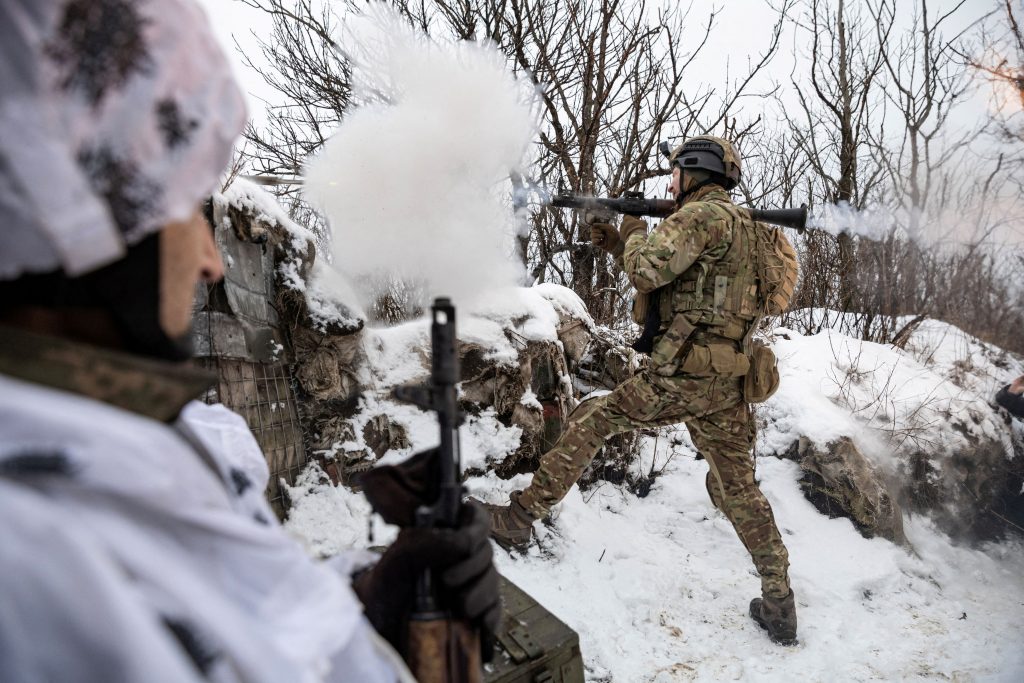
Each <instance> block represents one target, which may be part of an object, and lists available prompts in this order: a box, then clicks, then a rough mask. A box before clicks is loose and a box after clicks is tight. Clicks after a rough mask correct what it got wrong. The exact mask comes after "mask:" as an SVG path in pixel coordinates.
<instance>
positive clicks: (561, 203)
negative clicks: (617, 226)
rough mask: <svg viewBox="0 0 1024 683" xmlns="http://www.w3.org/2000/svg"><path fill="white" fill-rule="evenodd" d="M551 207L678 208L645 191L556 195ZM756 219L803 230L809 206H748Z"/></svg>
mask: <svg viewBox="0 0 1024 683" xmlns="http://www.w3.org/2000/svg"><path fill="white" fill-rule="evenodd" d="M551 206H557V207H559V208H562V209H582V210H584V211H611V212H613V213H622V214H626V215H628V216H654V217H655V218H667V217H669V216H671V215H672V214H673V213H674V212H675V211H676V203H675V201H673V200H671V199H645V198H644V195H643V193H642V192H625V193H623V196H622V197H584V196H582V195H576V194H570V193H564V194H558V195H555V197H554V198H553V199H552V200H551ZM747 210H748V211H750V217H751V218H753V219H754V220H755V221H761V222H763V223H771V224H772V225H781V226H783V227H786V228H793V229H795V230H798V231H800V232H804V231H805V230H806V229H807V205H806V204H804V205H802V206H801V207H800V208H798V209H747Z"/></svg>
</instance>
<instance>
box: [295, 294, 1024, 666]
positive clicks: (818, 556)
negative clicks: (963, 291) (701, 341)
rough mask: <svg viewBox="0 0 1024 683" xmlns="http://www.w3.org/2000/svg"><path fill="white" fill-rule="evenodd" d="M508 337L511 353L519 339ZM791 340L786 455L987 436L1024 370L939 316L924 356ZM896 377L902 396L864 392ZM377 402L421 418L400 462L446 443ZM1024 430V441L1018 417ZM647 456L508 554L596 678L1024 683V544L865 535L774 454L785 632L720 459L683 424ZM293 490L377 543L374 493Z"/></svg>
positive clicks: (497, 426) (909, 524) (777, 400)
mask: <svg viewBox="0 0 1024 683" xmlns="http://www.w3.org/2000/svg"><path fill="white" fill-rule="evenodd" d="M533 294H534V293H532V292H531V293H528V294H525V295H524V296H526V297H528V300H527V302H526V303H527V304H528V305H529V306H531V307H534V308H537V307H539V305H540V301H538V300H539V299H540V297H535V296H533ZM549 294H550V293H549ZM547 298H548V299H549V300H551V297H550V296H549V297H547ZM570 299H571V298H570ZM556 300H557V297H556ZM499 313H501V311H492V312H491V318H490V319H491V320H493V319H495V318H497V317H501V316H500V315H499ZM533 318H534V320H538V321H541V322H539V323H537V324H538V325H539V326H540V327H539V328H537V329H533V332H532V333H533V334H536V335H538V336H543V335H545V334H547V333H546V332H544V331H543V329H540V328H543V327H544V326H545V325H549V324H552V323H551V322H550V321H551V319H550V317H547V316H545V315H537V314H534V315H533ZM545 321H546V322H545ZM417 325H420V324H419V323H412V324H410V327H408V328H404V329H399V330H397V331H394V332H389V331H381V332H380V333H378V334H377V337H376V342H375V344H376V348H377V349H378V350H379V351H380V353H379V354H378V355H377V356H376V358H377V361H378V362H380V363H384V364H387V365H388V366H391V365H394V364H399V365H400V364H402V363H412V362H416V363H418V362H419V361H418V360H415V357H416V354H409V353H405V352H404V350H403V349H402V348H401V347H405V344H406V343H408V341H409V339H410V338H412V337H416V336H419V334H420V333H422V332H425V324H422V330H420V331H418V332H417V334H415V335H413V334H411V333H410V331H412V330H417ZM462 328H463V329H464V330H465V331H466V333H467V334H475V335H476V336H477V338H476V341H478V342H479V341H480V338H481V336H483V335H484V332H483V331H486V329H487V327H486V324H484V323H480V324H477V323H469V324H466V325H463V326H462ZM482 330H483V331H482ZM389 335H390V341H391V346H390V347H389V343H388V341H389ZM787 337H788V339H787ZM382 340H383V341H382ZM396 344H397V347H396V346H395V345H396ZM499 347H500V345H497V346H496V347H495V351H496V353H497V354H498V355H500V353H501V352H504V351H506V349H504V348H499ZM389 348H390V349H391V350H392V351H399V352H397V353H393V352H387V351H388V349H389ZM775 348H776V351H777V353H778V354H779V356H780V359H781V366H782V375H783V388H782V389H781V390H780V392H779V393H778V394H777V395H776V396H775V397H773V399H772V401H771V402H770V403H768V404H766V406H764V407H763V408H762V419H763V420H764V421H765V422H766V428H765V429H764V430H762V438H761V439H760V440H759V443H758V452H759V453H772V452H773V451H774V450H776V446H778V447H782V446H785V445H786V439H787V437H788V438H789V439H790V441H791V440H792V439H794V438H795V437H796V436H797V435H799V434H801V433H803V435H804V436H809V437H810V438H812V439H814V440H819V441H822V442H824V441H827V440H828V439H830V438H833V437H834V436H837V435H841V434H845V435H848V436H853V437H854V438H855V439H856V440H858V445H860V446H862V448H864V449H865V453H866V454H868V455H869V456H870V457H872V459H873V460H875V462H877V463H879V464H880V465H881V466H883V467H884V466H886V464H887V463H886V460H885V458H886V457H887V456H888V457H889V458H890V461H891V460H893V459H894V458H896V457H897V456H898V453H899V451H900V448H902V446H900V445H899V444H896V445H895V446H892V444H894V443H895V442H894V441H893V436H894V434H895V435H896V436H898V437H899V436H904V437H905V438H903V441H904V442H905V441H906V440H907V439H909V438H913V439H918V440H919V441H920V442H921V443H922V444H926V445H931V446H934V445H935V444H936V443H937V444H938V450H940V451H941V450H942V446H943V444H947V442H950V440H953V439H956V438H964V434H963V432H962V430H963V429H974V430H976V432H977V433H978V434H979V435H984V434H985V433H986V432H987V431H988V430H993V429H996V428H997V427H998V424H997V422H995V421H996V420H999V417H998V415H997V414H996V413H995V412H994V410H993V408H992V407H991V406H990V405H989V403H988V397H989V396H990V395H991V392H992V391H994V389H995V388H996V386H997V385H998V383H1000V382H1002V381H1006V380H1007V379H1009V378H1010V377H1012V376H1013V375H1014V374H1015V373H1016V374H1019V373H1020V372H1022V371H1024V368H1022V367H1021V364H1020V361H1019V360H1015V359H1013V358H1009V357H1007V356H1006V355H1005V354H1000V353H999V352H998V350H996V349H992V348H991V347H984V346H982V345H979V343H978V342H976V341H973V340H971V339H970V338H968V337H967V336H966V335H963V334H962V333H960V332H959V331H957V330H955V328H950V327H949V326H947V325H943V324H941V323H933V322H928V323H926V324H925V325H924V326H922V328H921V329H920V330H919V331H918V333H916V334H915V336H914V338H913V339H912V341H911V343H910V344H909V345H908V350H907V351H906V352H903V351H899V350H895V349H892V348H890V347H887V346H881V345H874V344H864V343H862V342H859V341H855V340H852V339H850V338H847V337H844V336H842V335H839V334H837V333H835V332H825V333H821V334H818V335H815V336H810V337H803V336H800V335H798V334H796V333H794V332H791V331H786V330H780V331H779V334H778V335H777V336H776V339H775ZM402 359H407V360H402ZM371 361H373V358H371ZM968 361H969V362H968ZM387 369H388V373H387V376H388V377H389V378H394V377H398V376H401V377H402V378H403V380H408V379H410V378H412V377H414V376H415V375H416V371H415V370H414V369H412V368H408V369H407V370H408V372H401V371H399V370H400V368H399V367H388V368H387ZM381 376H382V377H383V376H384V374H383V373H382V375H381ZM986 378H987V379H986ZM879 388H882V389H885V390H886V392H885V398H884V399H883V400H881V401H876V404H877V405H875V404H871V405H867V407H865V406H866V403H865V402H867V401H869V400H870V399H871V398H876V397H877V394H878V393H879V392H878V389H879ZM365 400H366V401H377V402H378V403H377V404H376V405H374V406H372V408H373V409H374V410H386V411H388V412H389V413H390V414H391V416H392V418H393V419H395V420H396V421H399V422H401V423H402V424H403V425H405V426H406V428H407V430H408V433H409V436H410V439H411V441H412V443H413V445H414V447H413V449H408V450H406V451H403V452H392V453H389V454H387V455H386V456H385V457H386V458H387V459H388V460H396V459H399V458H401V457H404V456H405V455H407V454H408V453H409V452H411V451H412V450H418V449H420V448H424V447H427V446H430V445H432V443H436V428H435V427H434V426H433V425H434V423H433V417H432V416H431V415H428V414H424V413H420V412H419V411H418V410H416V409H411V408H405V407H403V408H398V407H396V406H394V405H393V404H387V399H385V398H382V397H380V396H371V397H368V398H366V399H365ZM374 410H371V409H369V408H368V409H367V410H364V411H362V414H372V413H373V412H374ZM879 415H881V416H882V418H876V416H879ZM955 425H960V428H957V427H956V426H955ZM965 425H973V426H972V427H967V426H965ZM1016 429H1017V430H1018V432H1017V436H1018V438H1020V436H1021V431H1020V429H1021V427H1020V425H1019V424H1018V425H1017V426H1016ZM929 430H930V433H931V436H928V437H927V438H925V437H926V434H927V433H928V432H929ZM356 431H357V433H358V432H359V431H360V430H358V429H357V430H356ZM1004 431H1005V429H1004ZM462 441H463V450H464V454H465V457H466V459H467V460H468V461H471V462H473V463H474V464H477V465H479V464H481V463H486V462H488V461H492V462H493V461H495V460H500V459H501V456H502V454H503V453H507V452H509V451H510V450H512V449H514V448H515V446H516V445H517V443H518V435H517V434H516V428H515V427H512V428H509V427H505V426H504V425H502V424H501V423H500V422H499V421H497V420H496V419H495V418H494V417H493V415H488V414H487V412H486V411H485V412H484V413H483V414H481V415H480V416H479V417H477V418H474V419H473V420H471V422H470V423H469V424H468V425H467V426H466V427H464V428H463V434H462ZM885 444H889V445H890V446H892V447H890V448H888V449H887V448H885V447H883V446H884V445H885ZM954 445H957V444H952V445H950V448H952V447H953V446H954ZM963 445H964V444H959V446H960V447H962V446H963ZM888 465H889V466H891V467H893V468H895V465H894V463H893V462H889V463H888ZM632 466H633V467H634V468H636V469H637V470H638V471H643V472H649V471H652V470H654V471H659V470H660V471H661V472H662V474H661V475H660V476H659V477H657V479H656V480H655V483H654V486H653V488H652V489H651V492H650V494H649V495H647V496H646V497H644V498H638V497H636V496H634V495H633V494H631V493H630V492H628V491H626V490H625V489H623V488H621V487H618V486H615V485H612V484H608V483H605V484H601V485H597V486H594V487H592V488H590V489H588V490H587V491H584V492H582V493H581V492H580V491H579V489H577V488H575V487H574V488H573V489H572V491H571V492H570V493H569V495H568V497H567V498H566V500H565V501H564V502H563V503H562V504H561V505H560V506H559V507H558V508H556V512H555V514H554V515H553V517H552V519H551V520H550V521H549V522H548V523H545V524H538V525H537V530H538V532H539V539H538V542H537V543H536V544H535V545H534V546H533V547H531V548H530V550H529V552H528V553H526V554H525V555H519V554H511V555H510V554H508V553H506V552H504V551H501V550H497V551H496V554H497V563H498V565H499V567H500V569H501V571H502V572H503V573H504V574H505V575H506V576H508V577H509V578H510V579H512V580H513V581H514V582H516V583H517V584H519V585H520V586H522V587H523V588H524V589H525V590H527V591H528V592H529V593H530V594H532V595H533V596H534V597H535V598H537V599H538V600H539V601H540V602H541V603H543V604H544V605H545V606H546V607H547V608H548V609H550V610H551V611H552V612H554V613H555V614H556V615H557V616H559V617H560V618H561V619H562V620H564V621H565V622H566V623H568V624H569V625H570V626H571V627H572V628H574V629H575V630H576V631H577V632H578V633H579V634H580V640H581V648H582V651H583V656H584V660H585V663H586V667H587V679H588V680H589V681H616V682H617V683H625V682H629V683H631V682H634V681H658V682H667V681H720V680H749V681H795V680H800V681H869V680H880V681H890V680H936V681H987V680H991V681H1021V680H1024V650H1022V648H1021V644H1022V642H1024V544H1022V542H1021V541H1019V540H1018V541H1004V542H1002V543H999V544H989V545H985V546H982V547H980V548H969V547H962V546H961V547H958V546H957V545H955V544H953V543H952V542H951V541H950V540H949V539H948V538H947V537H946V536H945V535H944V534H943V533H941V532H940V531H939V530H938V529H936V527H935V526H934V525H933V524H932V523H931V522H930V521H929V520H928V519H927V518H925V517H921V516H912V517H911V516H907V517H906V518H905V521H904V523H905V531H906V534H907V537H908V539H909V541H910V543H911V545H912V546H913V549H912V550H908V549H904V548H901V547H898V546H896V545H894V544H892V543H890V542H888V541H886V540H882V539H877V538H876V539H865V538H864V537H862V536H861V535H860V533H858V532H857V531H856V530H855V529H854V527H853V525H852V524H851V523H850V522H849V521H848V520H846V519H829V518H827V517H826V516H823V515H822V514H820V513H819V512H818V511H817V510H816V509H815V508H814V507H813V506H812V505H811V504H810V503H809V502H808V501H807V500H806V499H805V498H804V496H803V495H802V493H801V491H800V488H799V486H798V483H797V481H798V479H799V478H800V469H799V466H798V464H797V463H795V462H792V461H789V460H783V459H779V458H776V457H773V456H771V455H765V456H763V457H759V458H758V462H757V467H758V475H759V478H760V480H761V485H762V488H763V490H764V492H765V494H766V495H767V497H768V499H769V500H770V501H771V504H772V506H773V508H774V510H775V515H776V519H777V521H778V524H779V526H780V528H781V530H782V533H783V537H784V539H785V541H786V544H787V546H788V548H789V551H790V560H791V572H792V583H793V587H794V590H795V592H796V596H797V604H798V614H799V619H800V629H799V637H800V642H799V644H798V645H797V646H795V647H792V648H784V647H779V646H776V645H774V644H772V643H771V642H770V641H769V640H768V639H767V637H766V636H765V634H764V633H763V632H762V631H761V630H760V629H759V628H758V627H757V626H756V625H755V624H754V623H753V622H752V621H751V620H750V619H749V617H748V616H747V605H748V603H749V601H750V599H751V598H753V597H755V596H756V595H757V594H758V591H759V586H760V582H759V580H758V578H757V576H756V574H755V572H754V569H753V566H752V564H751V562H750V559H749V557H748V555H747V553H746V551H745V550H744V549H743V547H742V545H741V544H740V542H739V540H738V539H737V538H736V535H735V532H734V531H733V529H732V527H731V525H730V524H729V522H728V520H726V518H725V517H724V516H723V515H722V514H721V513H719V512H718V511H717V510H715V509H714V508H713V507H712V506H711V503H710V501H709V500H708V497H707V493H706V491H705V488H704V476H705V472H706V471H707V470H706V467H707V466H706V464H705V463H704V462H703V461H701V460H697V459H696V453H695V452H694V450H693V447H692V444H691V443H690V440H689V438H688V436H687V434H686V430H685V428H684V427H681V426H680V427H678V428H673V429H668V430H664V431H662V432H660V433H659V435H658V436H657V438H648V439H644V440H642V441H641V446H640V453H638V456H637V459H636V461H635V462H634V463H633V465H632ZM528 480H529V475H524V476H520V477H517V478H515V479H512V480H507V481H506V480H501V479H498V478H497V477H495V476H494V475H493V474H488V475H486V476H483V477H477V478H473V479H471V480H470V481H469V482H468V488H469V491H470V493H472V494H473V495H476V496H478V497H480V498H483V499H486V500H489V501H504V500H505V499H506V498H507V494H508V493H509V492H510V491H512V490H514V489H516V488H520V487H522V486H523V485H525V484H526V483H527V482H528ZM292 495H293V499H294V507H293V510H292V513H291V517H290V519H289V522H288V524H287V526H288V528H289V529H290V530H291V531H292V532H294V533H295V534H297V535H298V536H300V537H302V538H303V539H305V541H306V542H307V543H308V544H309V546H310V548H311V550H312V551H313V552H317V553H321V554H325V555H329V554H333V553H335V552H338V551H339V550H342V549H344V548H348V547H364V546H366V545H369V544H371V541H370V540H369V538H368V533H367V526H368V525H367V519H368V518H369V508H368V505H367V504H366V502H365V501H364V500H363V499H362V497H361V496H360V495H358V494H353V493H351V492H350V491H348V490H346V489H344V488H333V487H331V486H330V485H329V484H324V483H321V480H320V478H319V477H318V476H317V473H316V471H315V470H311V471H308V472H307V473H306V475H304V477H303V479H302V480H301V481H300V482H299V483H298V485H297V486H296V487H295V488H294V489H293V490H292ZM372 526H373V527H374V529H375V534H374V538H373V541H372V543H381V542H386V541H387V540H389V538H390V537H391V536H393V534H394V529H390V528H386V527H384V525H383V524H382V523H380V522H379V520H378V521H377V522H376V523H375V524H373V525H372Z"/></svg>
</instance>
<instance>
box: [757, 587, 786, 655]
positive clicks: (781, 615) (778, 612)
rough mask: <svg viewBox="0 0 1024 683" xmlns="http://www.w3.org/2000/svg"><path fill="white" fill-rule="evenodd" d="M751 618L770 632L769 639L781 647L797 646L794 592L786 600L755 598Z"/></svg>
mask: <svg viewBox="0 0 1024 683" xmlns="http://www.w3.org/2000/svg"><path fill="white" fill-rule="evenodd" d="M750 616H751V617H753V619H754V621H756V622H757V625H758V626H760V627H761V628H763V629H764V630H765V631H768V637H769V638H771V639H772V641H773V642H776V643H778V644H779V645H795V644H796V601H795V599H794V597H793V591H792V590H791V591H789V595H787V596H786V597H784V598H763V599H762V598H754V599H753V600H751V601H750Z"/></svg>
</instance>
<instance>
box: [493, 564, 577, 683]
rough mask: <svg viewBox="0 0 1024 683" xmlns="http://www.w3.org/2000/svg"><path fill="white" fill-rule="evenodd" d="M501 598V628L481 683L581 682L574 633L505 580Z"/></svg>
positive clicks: (502, 582)
mask: <svg viewBox="0 0 1024 683" xmlns="http://www.w3.org/2000/svg"><path fill="white" fill-rule="evenodd" d="M501 597H502V600H503V602H504V605H505V619H504V627H503V632H502V633H501V635H500V636H498V647H497V652H495V655H494V661H492V662H491V663H490V664H489V665H487V667H486V668H485V671H484V681H485V683H583V657H582V655H581V654H580V639H579V636H577V635H576V632H575V631H573V630H572V629H571V628H569V627H568V626H567V625H566V624H565V622H563V621H561V620H560V619H559V618H558V617H556V616H555V615H553V614H552V613H551V612H549V611H547V610H546V609H544V607H543V606H542V605H540V604H539V603H538V602H537V601H536V600H534V599H533V598H531V597H530V596H529V595H528V594H527V593H526V592H525V591H523V590H522V589H521V588H519V586H517V585H515V584H514V583H512V582H511V581H509V580H508V579H506V578H505V577H501Z"/></svg>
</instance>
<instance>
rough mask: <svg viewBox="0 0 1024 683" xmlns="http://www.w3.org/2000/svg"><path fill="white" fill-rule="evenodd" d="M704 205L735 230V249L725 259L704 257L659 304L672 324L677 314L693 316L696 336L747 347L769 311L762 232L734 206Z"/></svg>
mask: <svg viewBox="0 0 1024 683" xmlns="http://www.w3.org/2000/svg"><path fill="white" fill-rule="evenodd" d="M704 203H705V204H706V205H707V206H709V207H710V208H711V209H712V210H713V211H714V213H715V214H716V217H717V218H718V219H719V220H722V221H725V222H727V223H729V224H730V225H731V227H732V230H731V232H732V243H731V244H730V245H729V249H728V250H727V251H726V252H725V254H724V255H723V256H722V257H721V258H718V259H716V258H714V257H713V256H711V255H709V254H701V256H700V257H699V258H698V259H697V261H696V262H695V263H694V264H693V265H692V266H690V268H688V269H687V270H686V271H685V272H684V273H683V274H682V275H680V276H679V277H677V278H676V279H675V280H673V281H672V282H670V283H669V284H667V285H666V286H665V288H664V290H663V291H662V292H661V295H660V297H659V302H658V303H659V305H660V308H661V310H660V313H661V319H662V321H663V322H664V323H669V324H670V323H671V321H672V320H673V318H674V317H675V316H676V314H677V313H688V314H689V315H687V316H686V317H687V318H688V319H689V320H690V322H691V324H693V326H694V327H695V328H696V330H695V331H696V333H700V332H704V333H710V334H712V335H716V336H718V337H725V338H726V339H732V340H734V341H743V339H744V337H746V336H747V332H748V331H749V330H750V328H751V326H752V325H753V323H754V320H755V319H756V318H757V317H758V316H760V315H761V314H762V312H763V308H764V305H763V298H762V292H760V291H759V284H760V282H759V278H758V263H757V262H756V259H757V232H756V230H757V229H758V228H757V225H756V223H755V222H754V221H753V220H751V219H750V215H749V213H748V212H747V211H746V210H744V209H741V208H740V207H737V206H735V205H734V204H732V203H731V202H726V201H721V200H716V199H710V200H704ZM762 229H763V228H762Z"/></svg>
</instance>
